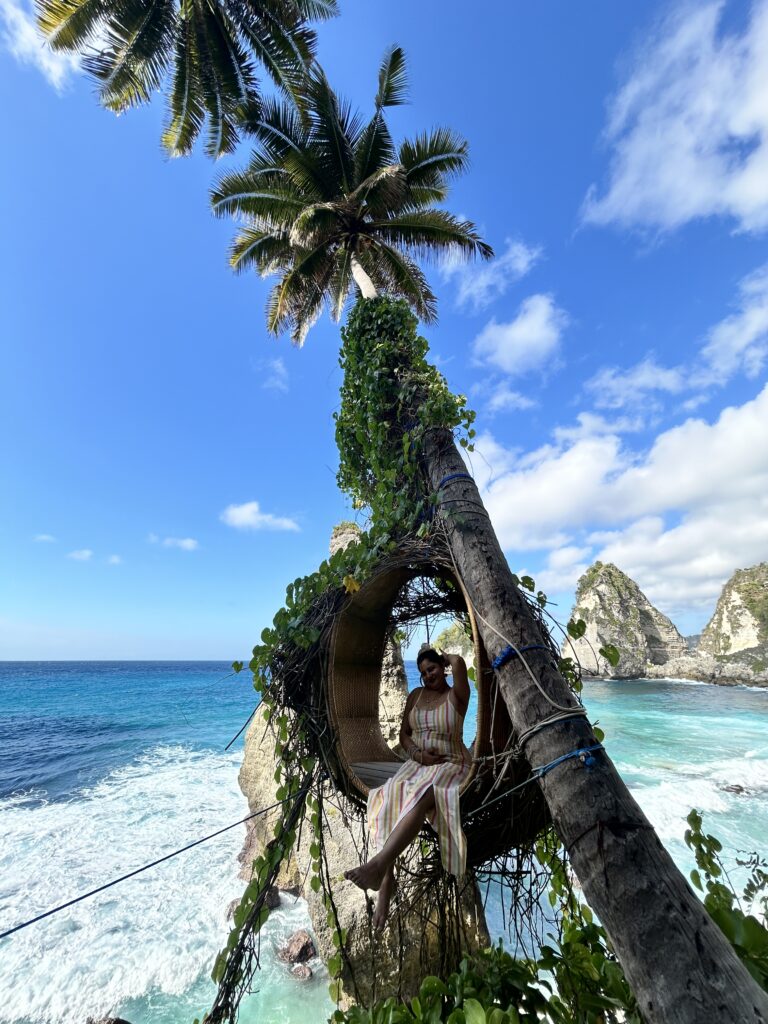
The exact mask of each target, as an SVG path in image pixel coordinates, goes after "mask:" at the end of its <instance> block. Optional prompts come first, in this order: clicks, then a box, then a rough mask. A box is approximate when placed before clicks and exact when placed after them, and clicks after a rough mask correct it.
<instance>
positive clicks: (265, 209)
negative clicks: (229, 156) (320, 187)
mask: <svg viewBox="0 0 768 1024" xmlns="http://www.w3.org/2000/svg"><path fill="white" fill-rule="evenodd" d="M210 199H211V208H212V210H213V212H214V214H215V215H216V216H217V217H223V216H226V215H227V214H229V215H231V216H233V217H248V218H249V219H252V220H253V221H255V222H256V223H257V224H260V225H262V226H265V225H269V226H270V227H283V228H285V229H286V231H287V230H290V227H291V225H292V224H293V222H294V220H295V219H296V217H297V216H298V214H299V213H301V211H302V210H303V209H304V206H305V203H304V200H303V199H302V198H301V197H300V196H297V195H296V193H295V192H294V191H292V190H291V189H290V187H288V188H283V187H280V186H276V185H272V186H271V187H264V186H261V185H259V186H257V187H254V185H253V182H252V181H251V179H250V177H249V176H248V172H247V171H246V172H245V173H238V172H234V173H230V174H225V175H223V176H222V177H221V178H219V179H218V181H216V182H215V183H214V186H213V188H212V189H211V195H210Z"/></svg>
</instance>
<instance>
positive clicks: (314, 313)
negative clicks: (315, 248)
mask: <svg viewBox="0 0 768 1024" xmlns="http://www.w3.org/2000/svg"><path fill="white" fill-rule="evenodd" d="M332 273H333V266H332V264H330V263H329V262H328V261H325V262H324V264H323V266H322V268H321V269H320V272H319V274H318V275H317V276H316V278H315V279H314V280H312V281H311V283H310V284H309V285H308V286H307V288H306V289H305V291H304V293H303V295H302V296H301V301H300V302H296V303H295V304H294V305H293V308H292V309H291V314H290V317H291V325H292V326H291V341H292V342H293V344H294V345H295V346H296V347H297V348H302V347H303V345H304V342H305V340H306V337H307V334H308V332H309V330H310V329H311V328H312V327H314V325H315V324H316V323H317V320H318V318H319V316H320V314H321V313H322V311H323V306H324V305H325V298H326V294H327V292H328V288H329V285H330V281H331V276H332ZM298 298H299V296H298V295H297V299H298Z"/></svg>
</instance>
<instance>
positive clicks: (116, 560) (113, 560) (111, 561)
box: [107, 555, 123, 565]
mask: <svg viewBox="0 0 768 1024" xmlns="http://www.w3.org/2000/svg"><path fill="white" fill-rule="evenodd" d="M122 564H123V560H122V558H121V557H120V555H110V556H109V558H108V559H107V565H122Z"/></svg>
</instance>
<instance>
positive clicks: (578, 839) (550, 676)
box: [424, 430, 768, 1024]
mask: <svg viewBox="0 0 768 1024" xmlns="http://www.w3.org/2000/svg"><path fill="white" fill-rule="evenodd" d="M424 457H425V471H426V474H427V477H428V480H429V483H430V485H431V488H432V489H433V490H436V489H437V488H438V485H439V484H440V482H441V481H442V480H443V479H444V478H446V477H449V476H451V475H452V474H456V473H459V474H463V473H466V466H465V465H464V462H463V460H462V458H461V455H460V454H459V451H458V449H457V448H456V446H455V444H454V441H453V437H452V435H451V434H450V432H448V431H445V430H433V431H429V432H428V433H427V435H426V442H425V449H424ZM440 496H441V498H443V499H447V501H446V504H445V506H444V509H445V512H444V515H445V516H446V517H447V518H445V523H446V527H447V530H448V535H449V541H450V546H451V551H452V553H453V557H454V559H455V561H456V565H457V567H458V570H459V572H460V573H461V576H462V579H463V581H464V585H465V587H466V589H467V592H468V594H469V596H470V599H471V601H472V603H473V604H474V605H475V608H476V609H477V611H478V612H479V613H480V615H481V616H482V617H483V618H485V619H487V620H488V622H490V623H492V624H493V626H495V627H496V629H498V630H499V631H500V632H501V633H503V634H504V636H505V637H507V638H508V639H509V640H511V641H512V642H513V643H514V644H515V645H516V646H518V647H522V646H527V645H528V644H537V643H541V641H542V637H541V635H540V633H539V627H538V625H537V623H536V620H535V618H534V617H533V615H532V613H531V612H530V610H529V608H528V606H527V604H526V602H525V600H524V598H523V597H522V596H521V595H520V593H519V591H518V589H517V587H516V586H515V584H514V582H513V580H512V575H511V573H510V570H509V566H508V565H507V561H506V559H505V557H504V555H503V553H502V550H501V547H500V545H499V542H498V540H497V538H496V534H495V531H494V529H493V526H492V525H491V522H490V520H489V518H488V516H487V514H486V513H485V512H484V511H483V510H482V503H481V499H480V495H479V492H478V490H477V487H476V486H475V484H474V482H473V481H472V480H470V479H467V478H466V477H459V478H458V479H452V480H450V481H448V482H447V483H446V484H444V485H443V486H442V487H441V489H440ZM534 497H535V496H533V495H528V496H526V495H520V500H526V498H528V499H531V498H534ZM478 625H479V628H480V632H481V635H482V638H483V642H484V644H485V646H486V649H487V651H488V654H489V656H490V657H491V659H493V658H494V657H496V656H497V655H498V654H499V653H500V652H501V651H502V650H503V649H504V648H505V647H506V646H507V644H506V641H505V640H502V639H501V638H500V637H499V636H498V635H497V634H496V633H495V632H493V631H492V630H491V629H489V628H488V627H487V626H486V625H485V624H484V623H483V622H482V621H479V622H478ZM543 653H544V652H538V651H531V652H529V654H528V655H526V658H527V659H528V662H529V664H530V666H531V668H532V670H533V673H534V675H535V676H536V677H537V678H538V679H539V681H540V683H541V686H542V688H543V690H544V691H545V693H546V694H547V695H548V696H549V698H550V699H551V700H552V701H554V702H555V703H556V704H559V705H563V706H570V705H572V706H576V702H575V700H574V697H573V694H572V693H571V691H570V688H569V687H568V684H567V683H566V681H565V680H564V679H563V677H562V676H561V675H560V673H559V672H558V671H557V670H556V669H555V668H553V667H552V666H551V665H550V664H549V661H548V659H547V658H546V657H537V655H541V654H543ZM499 680H500V687H501V692H502V694H503V696H504V700H505V702H506V704H507V707H508V708H509V713H510V716H511V718H512V722H513V724H514V727H515V730H516V732H517V734H518V735H521V734H522V733H524V732H525V731H526V730H527V729H532V728H534V727H536V726H537V725H541V723H542V722H543V721H544V720H545V719H548V718H550V717H552V716H553V715H555V714H558V713H560V712H558V710H557V709H556V708H555V707H553V706H552V704H550V703H549V701H548V700H547V699H546V698H545V697H544V696H543V695H542V693H541V692H540V691H539V689H538V688H537V687H536V686H535V684H534V683H533V681H532V680H531V678H530V676H529V675H528V674H527V672H526V671H525V669H524V667H523V666H522V665H521V663H520V660H519V659H518V658H515V659H513V660H511V661H508V662H507V663H506V664H505V665H504V666H502V667H501V668H500V669H499ZM596 742H597V740H596V738H595V735H594V733H593V732H592V728H591V726H590V725H589V722H588V721H587V720H586V719H584V718H582V719H579V718H576V719H571V720H569V721H566V722H560V723H552V724H549V725H547V727H546V728H543V729H541V730H540V731H536V732H534V733H532V734H531V735H530V736H529V738H528V739H527V740H525V742H524V751H525V755H526V757H527V759H528V761H529V762H530V764H531V766H532V767H539V766H541V765H545V764H549V763H550V762H551V761H554V760H555V759H556V758H558V757H561V756H562V755H563V754H568V753H569V752H570V751H573V750H575V749H577V748H579V747H589V746H592V745H593V744H595V743H596ZM607 742H608V743H610V737H607ZM594 756H595V758H596V763H595V764H594V766H593V767H591V768H586V767H585V766H584V765H583V764H582V763H581V762H580V761H579V759H578V758H574V759H570V760H566V761H564V762H563V763H562V764H559V765H558V766H557V767H555V768H553V769H552V770H551V771H550V772H548V773H547V774H546V775H544V776H543V777H542V778H541V780H540V781H539V783H538V785H540V786H541V788H542V791H543V793H544V797H545V799H546V801H547V804H548V805H549V808H550V811H551V814H552V820H553V821H554V823H555V826H556V828H557V831H558V833H559V835H560V838H561V840H562V841H563V843H564V845H565V848H566V849H567V850H568V853H569V856H570V859H571V863H572V864H573V867H574V870H575V872H576V874H577V876H578V878H579V881H580V882H581V885H582V886H583V889H584V894H585V896H586V898H587V900H588V902H589V904H590V906H591V907H592V908H593V909H594V910H595V912H596V913H597V915H598V916H599V918H600V921H601V922H602V924H603V925H604V927H605V929H606V931H607V932H608V935H609V936H610V939H611V942H612V943H613V946H614V948H615V950H616V954H617V956H618V957H619V960H620V961H621V964H622V966H623V968H624V971H625V973H626V975H627V979H628V981H629V983H630V985H631V986H632V990H633V992H634V994H635V997H636V998H637V1000H638V1003H639V1005H640V1008H641V1012H642V1014H643V1019H644V1020H645V1021H646V1022H647V1024H714V1022H722V1024H757V1022H758V1021H759V1022H763V1024H768V995H766V993H765V992H764V991H763V990H762V989H761V988H760V987H759V986H758V985H757V983H756V982H755V981H754V980H753V978H752V977H751V976H750V974H749V973H748V972H747V970H746V969H745V968H744V967H743V966H742V964H741V962H740V961H739V959H738V958H737V956H736V954H735V953H734V951H733V949H732V948H731V946H730V944H729V943H728V941H727V940H726V938H725V936H724V935H723V934H722V932H721V931H720V929H719V928H717V926H716V925H715V924H714V923H713V922H712V920H711V918H710V917H709V915H708V914H707V912H706V911H705V909H704V907H703V905H702V904H701V902H700V900H699V899H698V898H697V897H696V895H695V894H694V892H693V890H692V889H691V888H690V887H689V886H688V884H687V882H686V881H685V879H684V878H683V876H682V874H681V873H680V871H679V870H678V869H677V868H676V867H675V865H674V863H673V861H672V859H671V857H670V856H669V854H668V853H667V851H666V850H665V849H664V847H663V846H662V845H661V842H660V841H659V839H658V837H657V835H656V833H655V831H654V830H653V827H652V826H651V824H650V823H649V822H648V820H647V818H646V817H645V815H644V814H643V812H642V811H641V810H640V808H639V806H638V805H637V803H636V802H635V800H634V799H633V797H632V796H631V795H630V793H629V791H628V789H627V788H626V786H625V785H624V783H623V782H622V780H621V778H620V776H619V774H618V772H617V771H616V769H615V767H614V766H613V764H612V762H611V761H610V759H609V757H608V755H607V754H606V753H604V752H603V751H597V752H596V754H595V755H594Z"/></svg>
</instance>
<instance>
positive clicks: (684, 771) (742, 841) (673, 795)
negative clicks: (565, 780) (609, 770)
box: [619, 750, 768, 866]
mask: <svg viewBox="0 0 768 1024" xmlns="http://www.w3.org/2000/svg"><path fill="white" fill-rule="evenodd" d="M752 753H753V756H752V757H738V758H731V757H723V758H719V759H713V760H711V761H705V762H701V763H698V764H697V763H687V764H674V763H673V762H661V761H658V762H656V763H655V764H650V765H649V764H647V765H645V766H644V767H643V768H639V767H638V766H637V765H631V766H630V765H619V770H620V771H625V770H626V771H627V772H629V771H630V770H631V771H632V772H633V773H634V778H635V784H634V785H633V786H632V787H631V788H632V792H633V795H634V797H635V799H636V800H637V801H638V803H639V804H640V806H641V807H642V808H643V810H644V811H645V813H646V814H647V815H648V818H649V819H650V821H651V823H652V824H653V826H654V828H655V829H656V831H657V832H658V834H659V836H660V838H661V839H662V841H663V842H664V843H665V844H666V845H668V846H669V848H670V850H671V852H672V853H673V855H675V859H676V860H678V862H679V861H680V856H679V855H680V852H681V850H682V849H684V847H683V842H682V838H683V833H684V831H685V828H686V827H687V826H686V824H685V818H686V816H687V814H688V812H689V811H690V810H691V808H692V807H695V808H697V809H699V810H700V811H703V812H704V817H705V828H707V830H708V831H713V832H714V833H715V834H716V835H717V836H718V837H719V838H720V839H721V840H722V842H723V844H724V846H725V848H726V850H727V851H728V853H727V854H726V857H727V858H728V859H729V860H732V858H733V855H734V853H735V851H737V850H749V849H757V850H764V848H765V835H764V831H765V830H764V821H765V816H766V813H768V760H766V758H765V757H764V756H763V757H760V756H758V753H759V752H757V751H754V752H752ZM763 753H764V750H763ZM727 787H738V789H736V791H734V790H733V789H729V788H727ZM689 859H690V858H689V856H688V855H687V854H686V855H685V856H684V858H683V860H684V861H685V862H686V863H687V861H688V860H689ZM681 866H683V865H681Z"/></svg>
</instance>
